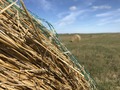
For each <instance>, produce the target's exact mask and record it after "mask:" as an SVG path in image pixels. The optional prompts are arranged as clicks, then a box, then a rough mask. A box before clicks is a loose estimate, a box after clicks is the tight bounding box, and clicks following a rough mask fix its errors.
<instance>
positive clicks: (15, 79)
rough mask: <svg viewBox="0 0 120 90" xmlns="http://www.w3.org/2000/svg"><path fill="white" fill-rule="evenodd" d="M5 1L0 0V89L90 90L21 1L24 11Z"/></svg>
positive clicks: (82, 77)
mask: <svg viewBox="0 0 120 90" xmlns="http://www.w3.org/2000/svg"><path fill="white" fill-rule="evenodd" d="M8 1H10V0H0V90H4V89H8V90H89V89H90V85H89V83H88V82H87V81H86V80H85V78H84V75H83V74H81V72H80V71H79V70H78V69H77V68H76V67H74V63H73V62H71V61H70V60H69V59H68V58H66V56H65V55H64V54H63V53H62V52H61V51H60V49H59V46H57V45H55V44H53V43H51V42H50V41H49V37H47V35H48V34H49V33H48V32H46V28H44V29H41V28H40V26H41V24H40V23H39V22H38V21H37V20H35V19H34V18H33V17H32V16H31V15H30V14H29V13H28V11H27V10H26V8H25V6H24V3H23V2H22V0H21V3H22V6H23V9H24V10H22V9H20V8H19V7H17V6H16V5H15V3H16V2H15V3H10V2H8ZM16 13H17V14H16ZM44 31H45V32H46V34H45V32H44ZM54 38H55V37H54Z"/></svg>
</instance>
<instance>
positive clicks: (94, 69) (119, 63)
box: [59, 34, 120, 90]
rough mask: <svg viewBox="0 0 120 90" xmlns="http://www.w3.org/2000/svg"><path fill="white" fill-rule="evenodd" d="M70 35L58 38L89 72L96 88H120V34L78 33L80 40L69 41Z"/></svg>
mask: <svg viewBox="0 0 120 90" xmlns="http://www.w3.org/2000/svg"><path fill="white" fill-rule="evenodd" d="M72 36H73V35H71V34H62V35H59V38H60V40H61V41H62V43H63V44H64V45H65V46H66V47H67V48H68V49H69V50H70V51H71V52H72V53H73V54H74V56H75V57H76V58H77V59H78V60H79V63H80V64H81V65H83V66H84V67H85V68H86V69H87V70H88V71H89V72H90V74H91V76H92V77H93V78H94V79H95V81H96V83H97V87H98V90H120V34H80V36H81V38H82V40H81V41H80V42H70V40H71V37H72Z"/></svg>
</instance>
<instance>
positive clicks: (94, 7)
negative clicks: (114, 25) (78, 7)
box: [92, 5, 112, 10]
mask: <svg viewBox="0 0 120 90" xmlns="http://www.w3.org/2000/svg"><path fill="white" fill-rule="evenodd" d="M92 8H93V9H94V10H98V9H111V8H112V7H111V6H109V5H101V6H92Z"/></svg>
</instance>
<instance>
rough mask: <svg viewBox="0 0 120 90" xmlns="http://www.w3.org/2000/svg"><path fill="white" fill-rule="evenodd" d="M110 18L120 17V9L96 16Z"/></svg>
mask: <svg viewBox="0 0 120 90" xmlns="http://www.w3.org/2000/svg"><path fill="white" fill-rule="evenodd" d="M110 16H112V17H115V16H120V9H117V10H114V11H109V12H105V13H100V14H96V17H110Z"/></svg>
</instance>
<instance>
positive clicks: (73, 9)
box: [69, 6, 77, 11]
mask: <svg viewBox="0 0 120 90" xmlns="http://www.w3.org/2000/svg"><path fill="white" fill-rule="evenodd" d="M69 10H71V11H75V10H77V7H76V6H71V7H70V8H69Z"/></svg>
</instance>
